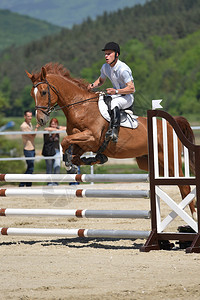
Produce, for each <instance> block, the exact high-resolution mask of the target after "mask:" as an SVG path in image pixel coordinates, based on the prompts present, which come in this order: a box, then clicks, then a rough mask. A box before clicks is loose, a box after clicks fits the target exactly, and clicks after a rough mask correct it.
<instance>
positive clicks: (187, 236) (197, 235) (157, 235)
mask: <svg viewBox="0 0 200 300" xmlns="http://www.w3.org/2000/svg"><path fill="white" fill-rule="evenodd" d="M157 118H162V129H163V155H164V157H165V161H164V163H165V165H164V176H161V175H160V174H159V164H158V142H157ZM167 122H168V123H169V124H170V125H171V126H172V127H173V145H174V151H173V154H174V177H169V174H168V144H167V138H166V136H167V134H166V132H167ZM178 139H179V140H180V141H181V143H182V145H183V149H184V163H185V174H184V177H180V175H179V172H178V166H179V163H180V162H179V161H178V154H177V153H178ZM148 147H149V183H150V203H151V213H150V212H146V211H145V212H144V211H140V212H139V213H138V211H137V212H134V211H112V210H111V211H101V212H100V211H91V210H85V211H84V210H83V211H82V210H72V211H69V210H67V211H64V210H63V212H62V213H61V212H60V211H59V212H58V211H56V210H41V209H40V210H33V209H30V210H27V209H26V210H24V209H1V215H2V216H9V215H15V216H17V215H24V216H25V215H26V216H30V215H31V216H33V215H34V216H38V217H39V216H49V215H52V216H53V215H55V214H56V216H59V214H66V215H67V214H68V216H69V215H70V214H73V215H74V216H76V217H94V218H97V217H98V218H99V217H100V218H101V217H104V218H107V217H108V218H111V217H113V218H123V217H127V218H135V217H136V215H137V217H138V214H139V215H140V216H139V217H142V218H143V217H144V218H147V217H148V216H149V215H151V230H150V231H131V230H92V229H41V228H37V229H35V228H0V232H1V234H2V235H18V236H19V235H20V236H21V235H26V236H63V237H93V238H96V237H103V238H104V237H108V238H130V239H138V238H144V239H147V241H146V243H145V245H144V246H143V247H142V248H141V249H140V250H141V251H143V252H148V251H150V250H159V249H160V244H161V242H165V241H168V240H178V241H190V242H191V245H190V247H188V248H187V249H186V253H191V252H200V222H196V221H194V220H193V219H192V218H191V217H190V216H189V215H188V214H187V213H186V212H185V211H184V208H185V207H186V206H187V205H188V204H189V203H190V202H191V201H192V200H193V199H194V197H196V199H197V220H200V209H199V207H200V168H199V162H200V146H197V145H194V144H191V143H190V142H189V141H188V140H187V139H186V137H185V136H184V135H183V133H182V131H181V130H180V128H179V126H178V124H177V123H176V121H175V120H174V119H173V118H172V117H171V116H170V115H169V114H168V113H166V112H164V111H160V110H149V111H148ZM191 153H193V154H194V156H195V176H191V175H190V169H189V155H191ZM56 176H61V177H56ZM56 176H54V175H50V176H49V175H48V176H47V175H46V174H45V175H38V174H37V175H21V174H1V175H0V180H1V181H6V182H19V181H26V182H28V181H30V182H36V181H39V182H49V181H61V182H72V181H75V182H76V181H78V182H90V181H92V182H115V180H116V181H117V182H140V181H143V182H144V181H146V180H147V179H148V175H146V174H145V175H134V174H132V175H127V174H126V175H124V174H121V175H116V174H113V175H87V174H84V175H69V174H68V175H60V174H59V175H56ZM166 185H170V186H174V185H194V186H195V188H194V189H193V190H192V191H191V193H190V194H188V195H187V196H186V197H185V199H183V200H182V201H181V202H180V203H179V204H177V203H176V202H175V201H174V200H173V199H172V198H171V197H169V196H168V195H167V194H166V193H165V192H164V191H163V190H162V189H161V187H162V186H166ZM13 190H14V189H13ZM13 190H12V191H11V192H9V189H4V191H2V192H1V194H2V196H7V195H8V194H9V193H10V195H11V194H12V195H14V194H15V192H16V191H13ZM86 191H87V190H86ZM123 192H124V191H122V193H121V195H120V198H121V197H123V196H122V194H123ZM128 192H130V191H128ZM131 192H133V191H131ZM20 193H21V195H22V194H23V192H20ZM26 193H27V191H26ZM79 193H80V194H81V196H82V195H86V193H87V192H85V191H84V192H79ZM82 193H83V194H82ZM92 193H93V192H92ZM94 193H97V194H98V193H99V192H96V191H95V192H94ZM100 193H101V192H100ZM109 193H113V191H111V192H109ZM97 194H96V195H97ZM114 194H115V193H114ZM114 194H110V196H111V197H117V195H114ZM18 195H19V194H18ZM102 195H103V194H102ZM146 195H147V194H146ZM107 196H108V197H109V195H107ZM132 196H133V194H132ZM91 197H93V196H91ZM97 197H101V195H99V194H98V196H97ZM134 197H135V195H134ZM161 200H163V201H164V202H165V203H166V204H167V205H168V206H169V207H170V208H171V212H170V213H169V214H168V215H167V216H166V217H164V219H163V220H161V212H160V202H161ZM78 211H81V213H80V212H78ZM77 214H78V215H77ZM79 214H80V216H79ZM86 215H87V216H86ZM177 216H179V217H181V218H182V220H183V221H184V222H185V223H186V224H187V225H189V226H190V227H191V228H192V230H193V232H192V233H185V232H184V233H180V232H164V230H165V229H166V227H167V226H168V225H169V224H170V223H171V222H172V221H173V220H174V219H175V218H176V217H177Z"/></svg>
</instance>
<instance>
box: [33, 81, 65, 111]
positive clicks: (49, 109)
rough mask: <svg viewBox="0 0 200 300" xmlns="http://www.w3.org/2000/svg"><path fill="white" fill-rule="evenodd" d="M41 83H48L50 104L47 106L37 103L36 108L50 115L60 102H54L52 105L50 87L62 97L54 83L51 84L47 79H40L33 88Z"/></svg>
mask: <svg viewBox="0 0 200 300" xmlns="http://www.w3.org/2000/svg"><path fill="white" fill-rule="evenodd" d="M40 84H47V89H48V91H47V93H48V105H47V106H39V105H36V106H35V110H40V111H42V112H43V113H44V114H45V115H47V116H49V115H50V113H51V112H52V111H54V110H55V108H56V106H58V104H57V103H56V104H54V105H53V106H51V94H50V89H51V90H52V91H53V92H54V93H55V94H56V95H57V96H58V98H59V97H60V95H59V92H58V90H57V89H56V88H55V87H54V86H53V85H52V84H50V83H49V82H48V81H47V80H46V79H45V80H44V81H40V82H38V83H36V84H34V85H33V88H37V87H38V86H39V85H40Z"/></svg>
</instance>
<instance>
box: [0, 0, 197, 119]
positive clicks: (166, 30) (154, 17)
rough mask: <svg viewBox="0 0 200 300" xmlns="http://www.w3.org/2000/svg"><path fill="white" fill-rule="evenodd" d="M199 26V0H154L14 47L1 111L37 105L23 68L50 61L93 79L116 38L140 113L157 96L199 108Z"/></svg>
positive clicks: (1, 73) (1, 65) (3, 78)
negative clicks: (105, 50)
mask: <svg viewBox="0 0 200 300" xmlns="http://www.w3.org/2000/svg"><path fill="white" fill-rule="evenodd" d="M199 30H200V0H190V1H188V0H152V1H149V2H147V3H146V4H145V5H144V6H141V5H136V6H134V7H133V8H125V9H123V10H119V11H118V12H115V13H111V14H108V13H106V12H105V13H104V14H103V15H102V16H99V17H97V19H96V20H95V21H93V20H92V19H91V18H88V19H87V20H85V22H83V23H82V24H81V25H75V26H73V28H72V29H62V30H61V32H60V33H58V34H54V35H51V36H46V37H45V38H43V39H42V40H39V41H33V42H31V43H29V44H27V45H26V46H23V47H10V48H8V49H6V50H5V51H3V52H2V53H1V54H0V107H1V111H2V112H4V114H5V115H6V116H12V115H13V116H18V115H20V116H21V114H22V111H23V110H24V107H29V108H33V106H34V103H33V100H32V98H31V97H30V95H29V94H30V89H31V85H30V82H29V79H28V78H27V77H26V74H25V70H28V71H29V72H31V71H32V70H39V69H40V68H41V67H42V66H43V65H45V64H46V63H47V62H50V61H52V62H59V63H61V64H63V65H64V66H65V67H66V68H67V69H69V70H70V72H71V74H72V75H73V76H75V77H83V78H84V79H86V80H88V81H89V82H92V81H93V80H94V79H96V77H97V76H99V70H100V67H101V65H102V63H103V62H104V58H103V54H102V52H101V49H102V48H103V47H104V45H105V43H106V42H107V41H110V40H113V41H116V42H118V43H119V44H120V45H121V48H122V54H121V56H120V59H121V60H123V61H125V62H126V63H128V64H129V65H130V67H131V68H132V70H133V74H134V78H135V84H136V95H135V109H137V111H138V113H144V112H142V110H143V111H145V110H146V109H148V108H150V101H151V99H155V97H156V98H158V99H160V98H163V99H164V98H165V108H166V109H167V110H168V111H170V112H172V113H178V114H185V113H191V114H193V113H197V109H199V97H200V87H199V85H198V81H199V76H200V73H199V70H200V68H199V61H200V59H199V58H200V57H199V56H200V53H199V49H200V47H199V45H198V40H199ZM108 85H109V83H108ZM2 103H3V105H2ZM137 106H138V108H137ZM137 111H136V112H137Z"/></svg>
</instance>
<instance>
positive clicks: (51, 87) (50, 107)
mask: <svg viewBox="0 0 200 300" xmlns="http://www.w3.org/2000/svg"><path fill="white" fill-rule="evenodd" d="M40 84H47V87H48V106H38V105H37V106H35V109H36V110H41V111H42V112H43V113H44V114H45V115H47V116H49V115H50V113H51V112H52V111H55V112H56V111H59V110H61V109H63V108H68V107H71V106H74V105H79V104H82V103H84V102H87V101H90V100H93V99H97V98H99V95H97V96H95V97H91V98H87V99H84V100H80V101H77V102H74V103H70V104H67V105H63V106H60V107H58V108H57V106H58V104H57V103H56V104H55V105H53V106H51V94H50V89H51V90H52V91H53V92H54V93H55V94H56V95H57V96H58V98H60V97H62V96H61V95H60V93H59V91H58V90H57V89H56V88H55V87H54V86H53V85H52V84H50V83H49V82H48V81H47V80H46V79H45V80H44V81H40V82H38V83H36V84H34V85H33V88H36V87H38V85H40ZM95 102H96V101H95ZM44 109H46V110H47V111H45V110H44Z"/></svg>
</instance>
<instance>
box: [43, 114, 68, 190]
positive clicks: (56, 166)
mask: <svg viewBox="0 0 200 300" xmlns="http://www.w3.org/2000/svg"><path fill="white" fill-rule="evenodd" d="M65 129H66V127H65V126H59V123H58V120H57V119H56V118H53V119H51V121H50V123H49V127H46V128H45V130H48V131H57V130H65ZM59 142H60V137H59V133H50V134H44V145H43V149H42V155H44V156H46V157H47V156H53V158H52V159H46V160H45V162H46V173H47V174H53V173H54V174H59V173H60V143H59ZM47 185H58V183H57V182H48V183H47Z"/></svg>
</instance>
